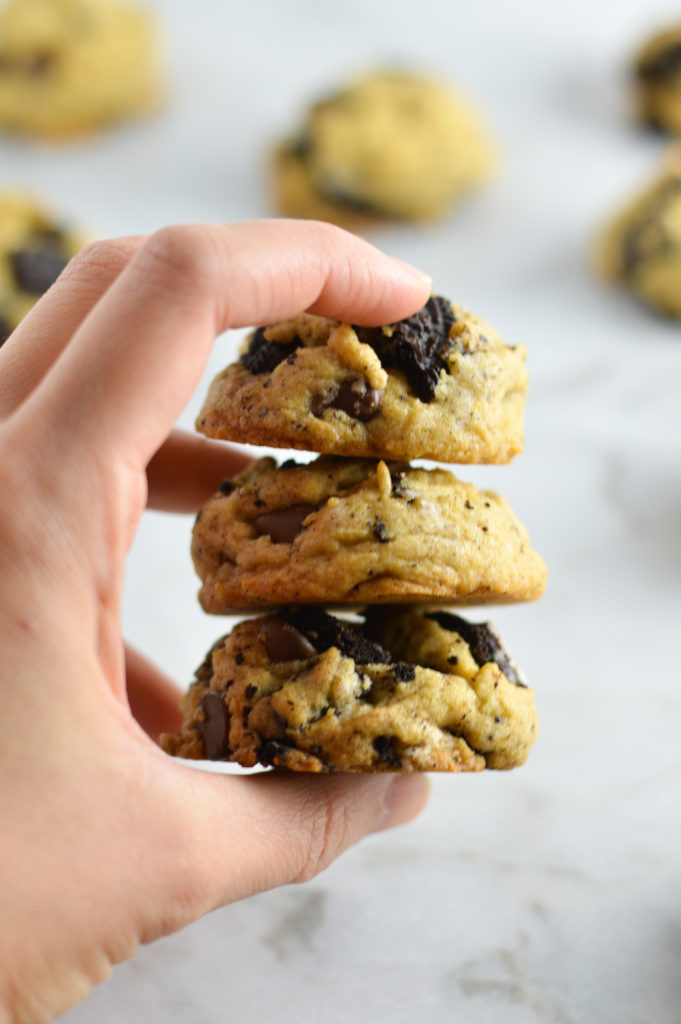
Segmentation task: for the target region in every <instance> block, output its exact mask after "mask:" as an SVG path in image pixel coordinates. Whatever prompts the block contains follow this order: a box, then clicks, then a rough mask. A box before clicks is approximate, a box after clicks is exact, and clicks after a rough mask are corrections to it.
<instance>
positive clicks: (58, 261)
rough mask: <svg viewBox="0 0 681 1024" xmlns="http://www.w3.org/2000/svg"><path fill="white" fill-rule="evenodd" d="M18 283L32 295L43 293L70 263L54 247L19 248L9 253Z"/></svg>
mask: <svg viewBox="0 0 681 1024" xmlns="http://www.w3.org/2000/svg"><path fill="white" fill-rule="evenodd" d="M9 260H10V263H11V265H12V270H13V272H14V276H15V278H16V281H17V284H18V285H19V287H20V288H23V290H24V291H25V292H29V293H30V294H31V295H42V294H43V292H46V291H47V289H48V288H49V287H50V285H53V284H54V282H55V281H56V280H57V278H58V277H59V275H60V274H61V272H62V270H63V269H64V267H65V266H66V264H67V263H68V260H67V259H66V257H65V256H62V254H61V253H59V252H55V250H54V249H17V250H16V251H15V252H11V253H10V254H9Z"/></svg>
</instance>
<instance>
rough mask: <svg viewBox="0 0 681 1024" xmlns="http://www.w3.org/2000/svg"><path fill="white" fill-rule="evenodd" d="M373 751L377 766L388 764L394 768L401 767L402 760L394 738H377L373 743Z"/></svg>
mask: <svg viewBox="0 0 681 1024" xmlns="http://www.w3.org/2000/svg"><path fill="white" fill-rule="evenodd" d="M373 747H374V750H375V751H376V754H377V755H378V757H377V758H376V760H377V762H378V764H389V765H392V766H393V767H394V768H400V767H401V766H402V758H401V757H400V755H399V753H398V750H397V741H396V739H395V737H394V736H377V737H376V739H375V740H374V743H373Z"/></svg>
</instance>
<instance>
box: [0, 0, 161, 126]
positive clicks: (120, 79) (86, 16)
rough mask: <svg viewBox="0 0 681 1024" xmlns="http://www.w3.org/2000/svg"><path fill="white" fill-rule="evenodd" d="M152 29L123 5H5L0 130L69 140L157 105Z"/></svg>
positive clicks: (46, 0) (40, 0)
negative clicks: (69, 137) (0, 128)
mask: <svg viewBox="0 0 681 1024" xmlns="http://www.w3.org/2000/svg"><path fill="white" fill-rule="evenodd" d="M159 82H160V74H159V68H158V56H157V52H156V42H155V32H154V29H153V25H152V22H151V20H150V18H149V16H148V14H146V13H145V12H144V10H143V9H140V8H138V7H137V6H136V4H128V3H126V2H125V0H10V2H9V3H6V4H5V5H4V7H3V9H2V11H0V126H2V127H4V128H5V129H7V130H9V131H12V132H17V133H20V134H28V135H38V136H46V137H68V136H72V135H77V134H80V133H83V132H89V131H91V130H93V129H95V128H97V127H99V126H100V125H104V124H107V123H109V122H112V121H117V120H119V119H121V118H125V117H129V116H132V115H136V114H139V113H143V112H145V111H147V110H148V109H150V108H151V107H153V106H155V104H156V102H157V99H158V96H159V94H160V84H159Z"/></svg>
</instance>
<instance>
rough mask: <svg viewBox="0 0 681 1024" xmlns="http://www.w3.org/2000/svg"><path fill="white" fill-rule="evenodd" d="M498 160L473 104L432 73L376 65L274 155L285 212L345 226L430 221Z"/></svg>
mask: <svg viewBox="0 0 681 1024" xmlns="http://www.w3.org/2000/svg"><path fill="white" fill-rule="evenodd" d="M493 163H494V158H493V153H492V147H491V145H490V142H489V140H488V138H487V133H486V131H485V130H484V129H483V127H482V123H481V120H480V118H479V116H478V114H477V112H476V111H475V110H474V109H473V107H472V106H471V105H470V104H469V103H468V102H467V101H466V100H464V99H463V98H462V97H461V96H459V95H457V94H455V93H454V92H452V90H451V89H450V88H449V87H448V86H447V85H445V84H444V83H442V82H439V81H435V80H433V79H431V78H429V77H427V76H424V75H420V74H414V73H408V72H401V71H377V72H374V73H372V74H368V75H365V76H364V77H362V78H360V79H358V80H357V81H355V82H352V83H350V84H349V85H348V86H347V87H346V88H344V89H342V90H341V91H339V92H338V93H337V94H335V95H333V96H330V97H328V98H327V99H324V100H321V101H320V102H318V103H316V104H315V105H314V106H312V107H311V109H310V110H309V112H308V114H307V117H306V119H305V123H304V125H303V127H302V129H301V130H300V131H299V133H298V134H297V136H296V137H295V138H293V139H290V140H288V141H287V142H285V143H284V144H282V145H281V146H280V147H279V148H278V150H277V152H276V156H275V166H274V176H275V199H276V203H277V206H278V209H279V210H280V212H282V213H284V214H286V215H288V216H294V217H314V218H316V219H323V220H330V221H333V222H335V223H339V224H344V225H353V224H357V223H358V222H361V221H362V220H366V219H367V218H377V217H379V218H381V217H383V218H395V219H402V220H430V219H433V218H436V217H440V216H442V215H444V214H445V213H446V212H447V211H448V210H449V209H450V208H451V207H452V206H453V204H454V203H455V202H456V200H457V199H458V198H459V197H460V196H461V195H462V194H463V193H465V192H467V191H469V190H470V189H471V188H472V187H474V186H476V185H478V184H479V183H480V182H481V181H483V180H484V179H485V178H486V177H487V176H488V175H489V173H490V170H491V167H492V165H493Z"/></svg>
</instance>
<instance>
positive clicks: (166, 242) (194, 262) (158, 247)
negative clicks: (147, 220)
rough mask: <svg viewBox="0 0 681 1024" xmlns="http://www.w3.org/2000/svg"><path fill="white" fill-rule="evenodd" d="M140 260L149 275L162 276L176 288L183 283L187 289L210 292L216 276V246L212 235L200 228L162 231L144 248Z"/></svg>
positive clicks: (192, 226) (189, 226)
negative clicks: (199, 289)
mask: <svg viewBox="0 0 681 1024" xmlns="http://www.w3.org/2000/svg"><path fill="white" fill-rule="evenodd" d="M140 260H141V262H142V265H143V269H144V271H145V272H146V273H152V274H154V275H158V276H159V277H160V278H161V280H162V281H165V282H167V283H168V285H169V287H173V288H174V287H176V286H177V282H178V279H179V280H180V281H181V282H182V284H183V285H184V286H185V287H186V286H187V285H188V284H190V285H192V286H193V287H194V288H202V289H203V288H205V289H206V290H209V289H210V283H211V282H212V281H213V280H214V276H215V267H216V258H215V250H214V245H213V242H212V239H211V235H210V232H209V231H208V230H207V229H206V228H205V227H202V226H200V225H190V224H186V225H184V224H179V225H173V226H170V227H165V228H161V229H160V230H159V231H156V232H155V233H154V234H153V235H151V236H150V238H149V239H148V240H147V241H146V243H145V244H144V246H143V247H142V250H141V253H140Z"/></svg>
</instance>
